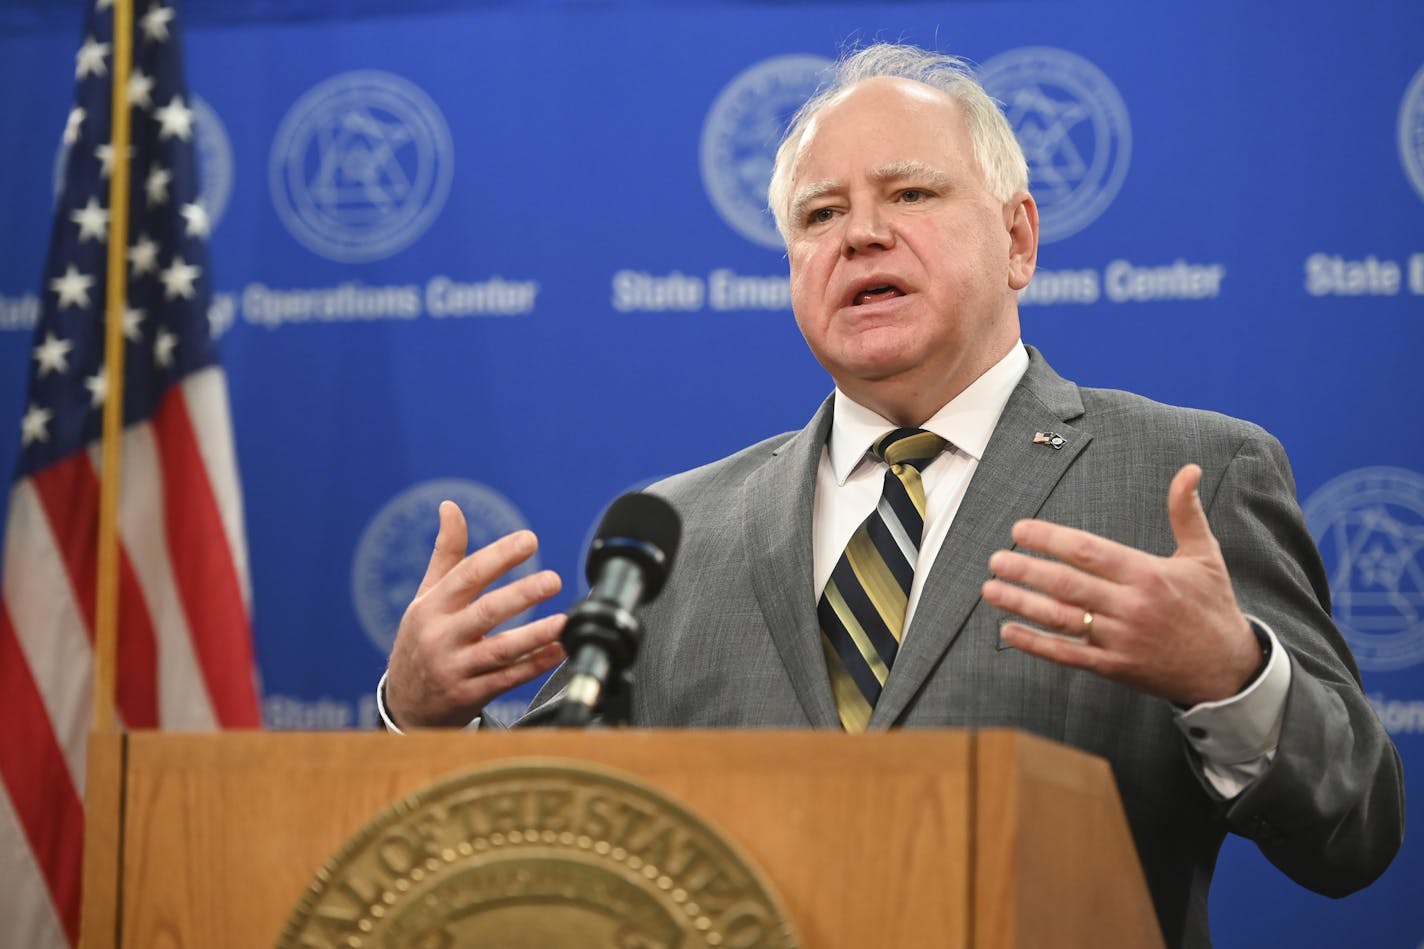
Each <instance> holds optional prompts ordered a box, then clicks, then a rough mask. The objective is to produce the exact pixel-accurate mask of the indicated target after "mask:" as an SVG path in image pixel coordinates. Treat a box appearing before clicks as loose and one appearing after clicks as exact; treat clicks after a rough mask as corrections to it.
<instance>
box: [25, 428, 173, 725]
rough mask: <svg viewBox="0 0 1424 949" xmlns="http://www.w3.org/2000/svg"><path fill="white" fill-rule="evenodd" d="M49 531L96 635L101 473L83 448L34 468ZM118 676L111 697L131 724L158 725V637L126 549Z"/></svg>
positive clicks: (122, 566)
mask: <svg viewBox="0 0 1424 949" xmlns="http://www.w3.org/2000/svg"><path fill="white" fill-rule="evenodd" d="M31 482H32V483H33V484H34V486H35V493H36V494H38V495H39V498H40V505H41V507H42V508H43V509H44V514H45V518H46V519H47V520H48V521H49V524H50V531H51V532H52V533H53V535H54V538H55V542H56V543H58V544H59V548H60V552H61V554H62V555H63V557H64V563H65V568H66V569H67V571H68V573H69V581H70V583H71V584H72V585H73V587H74V595H75V596H76V597H77V598H78V601H79V608H80V611H81V613H82V614H83V616H84V631H85V634H86V635H87V636H88V637H89V641H90V642H91V643H92V642H93V641H94V625H95V620H94V601H95V589H96V586H97V579H96V578H97V575H98V564H97V562H96V554H95V551H97V550H98V546H99V541H98V531H99V527H98V525H99V513H98V512H99V478H98V475H97V473H96V472H95V471H94V465H93V462H92V461H91V460H90V458H89V454H88V453H87V452H78V453H76V454H74V455H71V456H70V457H69V458H66V459H64V460H63V461H60V462H58V463H56V464H53V465H50V466H49V467H48V468H45V469H43V470H42V471H39V472H37V473H36V474H35V476H34V477H33V478H32V479H31ZM117 677H118V681H117V683H116V694H115V699H114V700H115V702H116V704H117V706H118V709H119V715H120V717H122V718H123V720H124V723H125V724H127V725H128V726H129V727H130V728H154V727H156V726H157V725H158V641H157V637H156V636H155V634H154V630H153V621H152V619H151V618H150V617H149V612H148V605H147V603H146V602H145V600H144V596H143V591H142V590H141V589H140V588H139V585H138V580H137V578H136V577H135V575H134V570H133V565H132V564H131V563H129V559H128V555H127V554H126V553H125V552H124V551H123V550H122V548H121V549H120V551H119V643H118V669H117Z"/></svg>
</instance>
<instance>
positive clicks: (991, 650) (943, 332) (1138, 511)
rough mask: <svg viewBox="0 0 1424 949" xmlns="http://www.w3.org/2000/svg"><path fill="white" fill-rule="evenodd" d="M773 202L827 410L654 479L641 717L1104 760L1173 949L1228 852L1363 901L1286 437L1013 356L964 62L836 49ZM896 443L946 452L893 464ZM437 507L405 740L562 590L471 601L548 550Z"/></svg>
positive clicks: (987, 141)
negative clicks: (964, 731)
mask: <svg viewBox="0 0 1424 949" xmlns="http://www.w3.org/2000/svg"><path fill="white" fill-rule="evenodd" d="M770 202H771V207H772V210H773V212H774V213H775V214H776V217H777V221H778V225H779V227H780V228H781V231H782V233H783V235H784V236H785V237H786V241H787V249H788V258H789V261H790V268H791V287H792V302H793V309H794V310H795V314H796V320H797V323H798V325H799V326H800V328H801V331H802V333H803V334H804V335H805V337H806V341H807V343H808V345H809V346H810V348H811V351H812V353H813V354H814V355H815V356H816V358H817V359H818V360H819V361H820V363H821V364H822V365H823V366H824V367H825V368H826V370H827V371H828V372H829V373H830V375H831V377H832V378H833V379H834V380H835V383H836V389H835V392H834V393H833V395H832V396H831V397H830V398H829V399H827V401H826V402H825V404H824V405H823V406H822V407H821V409H820V411H819V412H818V413H817V414H816V416H815V417H814V418H813V419H812V420H811V422H810V424H809V425H807V427H806V428H804V429H802V430H801V431H800V432H797V433H794V434H791V435H789V436H780V437H777V438H773V439H769V440H767V441H765V442H762V443H761V444H758V445H753V446H751V447H750V448H747V449H745V450H743V451H741V452H739V453H737V454H735V455H733V456H731V457H730V458H726V459H723V460H721V461H717V462H714V463H712V464H710V465H707V466H705V467H703V468H699V469H697V470H694V471H691V472H687V473H685V474H682V475H678V476H676V477H673V478H670V479H668V480H667V481H665V482H662V483H661V484H659V485H656V486H655V487H654V488H653V490H654V491H655V492H656V493H658V494H661V495H663V496H665V497H666V498H667V499H668V500H670V501H671V502H672V503H673V505H674V507H676V508H677V509H678V511H679V512H680V513H681V515H682V518H683V523H684V539H683V542H682V547H681V550H680V552H679V555H678V565H677V569H676V570H674V571H673V574H672V576H671V578H670V580H669V581H668V584H667V587H666V588H665V589H664V591H663V592H662V595H661V597H660V599H659V600H658V601H657V602H656V603H654V604H653V605H652V606H650V607H649V608H648V609H647V611H646V614H645V621H646V625H647V627H648V629H649V630H650V631H651V632H650V635H649V636H648V637H647V640H646V641H645V643H644V645H643V651H642V654H641V655H640V657H639V660H638V667H637V682H638V685H637V690H636V692H635V695H634V705H633V720H634V722H635V723H637V724H642V725H655V726H719V727H736V726H780V727H796V726H809V727H823V728H836V727H844V728H848V729H851V730H860V729H863V728H869V729H879V728H890V727H937V726H955V727H961V726H966V727H973V726H988V725H1011V726H1015V727H1020V728H1025V729H1028V730H1030V731H1033V732H1036V733H1038V734H1041V735H1045V736H1047V737H1049V738H1052V739H1055V740H1058V741H1062V742H1065V743H1067V744H1069V745H1073V746H1075V747H1078V748H1082V749H1084V750H1086V751H1089V752H1092V753H1094V754H1098V755H1101V756H1103V757H1104V758H1106V759H1107V760H1108V761H1109V762H1110V763H1111V765H1112V767H1113V771H1114V774H1115V776H1116V779H1117V782H1118V785H1119V788H1120V790H1121V792H1122V797H1123V801H1124V805H1125V807H1126V809H1127V816H1128V820H1129V822H1130V824H1131V826H1132V830H1133V835H1134V838H1135V840H1136V843H1137V847H1138V852H1139V855H1140V857H1141V859H1142V863H1143V867H1144V870H1145V872H1146V875H1147V879H1148V883H1149V886H1150V888H1151V891H1152V895H1153V900H1154V903H1155V906H1156V909H1157V913H1158V917H1159V920H1160V922H1161V925H1162V929H1163V933H1164V935H1165V937H1166V941H1167V943H1168V944H1169V945H1172V946H1204V945H1209V944H1210V936H1209V934H1208V932H1207V913H1206V898H1207V890H1208V886H1209V883H1210V878H1211V872H1212V869H1213V866H1214V864H1215V861H1216V854H1217V851H1218V849H1219V847H1220V845H1221V841H1222V839H1223V837H1224V835H1225V834H1226V833H1227V832H1228V831H1230V832H1235V833H1239V834H1242V835H1244V836H1247V837H1250V838H1251V839H1253V840H1255V841H1256V842H1257V844H1258V845H1259V846H1260V848H1261V850H1262V852H1264V853H1265V855H1266V856H1267V857H1268V858H1269V859H1270V860H1271V861H1272V862H1274V863H1275V864H1276V865H1277V866H1279V867H1281V868H1282V869H1283V870H1284V871H1285V872H1286V873H1288V874H1290V875H1291V876H1292V877H1293V878H1294V879H1296V880H1297V881H1299V882H1300V883H1302V884H1304V885H1306V886H1308V887H1311V888H1312V889H1315V890H1318V891H1320V892H1323V893H1328V894H1332V895H1341V894H1344V893H1348V892H1351V891H1352V890H1354V889H1357V888H1359V887H1362V886H1364V885H1366V884H1368V883H1369V882H1371V881H1372V880H1373V879H1374V878H1375V877H1376V876H1378V874H1379V873H1380V872H1382V871H1383V869H1384V867H1385V866H1386V865H1388V863H1389V861H1390V860H1391V859H1392V858H1393V855H1394V853H1395V852H1396V850H1397V849H1398V846H1399V843H1400V839H1401V836H1402V833H1403V788H1402V778H1401V773H1400V765H1399V759H1398V755H1397V753H1396V751H1395V749H1394V746H1393V745H1392V744H1391V742H1390V740H1389V738H1388V736H1387V735H1386V733H1385V732H1384V730H1383V728H1382V727H1381V725H1380V723H1379V721H1378V719H1377V718H1376V716H1375V715H1374V712H1373V710H1372V709H1371V708H1370V705H1369V703H1368V702H1367V701H1366V699H1365V697H1364V695H1363V694H1362V692H1361V689H1360V683H1359V677H1358V673H1357V671H1356V669H1355V666H1354V663H1353V660H1352V659H1351V657H1350V655H1349V652H1348V650H1347V649H1346V647H1345V646H1344V644H1343V642H1342V640H1341V638H1340V636H1339V634H1338V632H1337V631H1336V630H1335V628H1334V626H1333V625H1332V623H1331V620H1330V615H1329V608H1328V605H1327V604H1328V595H1329V594H1328V589H1327V586H1326V582H1325V577H1324V572H1323V570H1322V567H1321V564H1320V561H1319V557H1318V555H1317V553H1316V551H1315V548H1314V545H1313V543H1312V542H1311V539H1310V536H1309V534H1308V532H1307V531H1306V529H1305V526H1304V524H1303V521H1302V518H1301V515H1300V511H1299V509H1298V508H1297V506H1296V503H1295V500H1294V495H1295V488H1294V483H1293V481H1292V479H1291V475H1290V470H1289V466H1288V463H1287V461H1286V459H1285V456H1284V453H1283V452H1282V450H1281V447H1280V445H1279V444H1278V443H1277V442H1276V440H1275V439H1273V438H1272V437H1271V436H1269V435H1268V434H1266V433H1265V432H1264V431H1262V430H1261V429H1259V428H1258V427H1256V426H1253V425H1250V424H1248V423H1245V422H1240V421H1236V420H1234V419H1229V418H1226V417H1223V416H1219V415H1214V414H1210V413H1205V412H1198V411H1191V410H1186V409H1179V408H1173V407H1169V406H1163V405H1159V404H1156V403H1152V402H1150V401H1148V400H1146V399H1143V398H1140V397H1138V396H1134V395H1130V394H1127V393H1122V392H1112V391H1105V390H1094V389H1082V388H1079V387H1078V386H1076V385H1074V384H1073V383H1071V382H1068V381H1065V380H1064V379H1062V378H1060V377H1059V376H1058V375H1057V374H1055V373H1054V372H1053V370H1052V369H1051V368H1049V366H1048V364H1047V363H1046V362H1045V361H1044V360H1043V358H1042V357H1041V356H1040V355H1039V354H1038V353H1037V352H1036V351H1034V350H1032V349H1030V348H1028V347H1025V346H1024V345H1023V344H1022V343H1021V342H1020V339H1019V321H1018V301H1017V294H1018V291H1020V290H1022V289H1023V288H1024V287H1025V286H1026V285H1027V284H1028V282H1029V280H1030V278H1031V277H1032V275H1033V271H1034V266H1035V262H1036V257H1037V245H1038V212H1037V208H1036V206H1035V204H1034V200H1033V198H1032V196H1031V195H1030V194H1029V192H1028V190H1027V168H1026V165H1025V162H1024V158H1023V154H1022V152H1021V151H1020V149H1019V147H1018V145H1017V143H1016V142H1015V141H1014V137H1013V134H1012V130H1011V129H1010V128H1009V126H1008V124H1007V122H1006V121H1005V120H1004V118H1003V116H1002V115H1001V113H1000V112H999V111H998V109H997V108H996V107H995V105H994V104H993V102H992V101H991V100H990V99H988V97H987V96H985V94H984V93H983V91H982V89H980V87H979V86H978V85H977V83H975V82H974V80H973V79H972V78H971V77H970V75H969V74H968V72H967V71H966V70H965V69H964V68H963V67H962V65H961V64H960V63H959V62H957V61H955V60H952V59H949V58H947V57H942V56H938V55H935V54H930V53H926V52H923V51H921V50H916V49H911V48H905V47H889V46H876V47H871V48H869V49H866V50H863V51H861V52H860V53H858V54H856V55H855V56H852V57H850V58H849V59H848V60H846V61H845V62H843V63H842V64H841V67H840V72H839V74H838V76H837V79H836V81H835V83H834V84H833V85H832V86H831V88H829V89H828V90H827V91H825V92H824V93H822V94H819V95H818V96H817V97H816V98H815V99H813V100H812V101H811V102H809V103H808V104H807V106H806V107H805V108H803V110H802V111H801V112H800V113H799V114H798V116H797V118H796V119H795V120H793V124H792V129H791V131H790V133H789V134H788V137H787V139H786V141H785V143H784V144H783V145H782V148H781V150H780V151H779V153H778V156H777V164H776V171H775V175H774V177H773V180H772V187H771V194H770ZM887 433H890V434H889V435H887ZM926 433H930V434H926ZM902 436H905V437H909V438H910V439H911V440H912V441H916V442H917V443H923V444H929V445H930V446H931V447H930V448H928V449H925V450H921V451H919V453H918V455H916V456H914V457H909V456H907V457H905V458H899V459H897V457H896V456H895V455H893V454H892V451H893V449H889V448H884V447H883V446H884V445H885V444H887V443H888V441H894V440H895V439H897V438H900V437H902ZM882 456H883V457H884V459H886V460H882ZM887 471H889V474H887V473H886V472H887ZM440 517H441V531H440V537H439V539H438V540H437V543H436V550H435V553H434V554H433V555H432V557H431V562H430V566H429V569H428V571H427V575H426V578H425V581H424V583H423V584H422V585H421V588H420V592H419V593H418V594H417V597H416V599H415V601H414V602H413V603H412V605H411V607H410V609H409V610H408V611H407V613H406V616H405V618H404V619H403V621H402V624H401V628H400V631H399V633H398V636H397V640H396V644H395V648H394V649H393V651H392V655H391V661H390V667H389V670H388V672H387V676H386V679H385V680H384V682H383V689H382V692H383V695H382V698H383V708H384V710H385V714H386V716H387V719H388V722H389V723H390V724H392V725H393V726H407V727H409V726H434V725H446V726H450V725H463V724H466V723H468V722H469V721H471V720H472V719H474V718H476V717H477V716H478V715H479V714H480V712H481V710H482V709H483V708H484V706H485V704H486V703H487V702H488V701H489V700H490V699H492V698H494V697H495V696H497V695H499V694H500V693H502V692H503V691H505V690H507V689H509V688H511V687H512V686H514V685H516V684H518V683H521V682H524V681H527V680H528V679H530V678H532V677H533V676H536V675H538V674H540V673H541V672H543V671H545V670H547V669H548V668H551V667H552V666H553V665H555V664H557V662H558V661H559V659H560V658H561V654H560V652H559V647H558V644H557V637H558V635H559V632H560V629H561V626H562V618H561V617H550V618H546V619H543V620H539V621H537V622H535V623H532V624H529V625H528V626H525V627H522V628H520V629H517V630H513V631H509V632H505V633H502V634H500V635H497V636H486V635H485V634H486V633H487V632H488V631H489V630H491V629H493V628H494V627H495V626H497V625H498V624H499V623H500V622H502V621H503V620H504V619H506V618H508V617H510V616H513V615H515V614H517V613H519V612H520V611H522V610H524V609H526V608H527V607H529V606H531V605H532V604H534V603H537V602H540V601H542V600H544V599H547V598H548V597H550V596H552V595H553V594H554V593H556V592H557V590H558V587H559V581H558V578H557V577H556V576H555V575H553V574H552V573H549V572H547V571H546V572H543V573H538V574H534V575H532V576H529V577H526V578H524V579H522V580H519V581H516V582H514V583H511V584H508V585H506V586H503V587H500V588H498V589H494V590H490V591H489V592H485V590H486V588H487V587H488V586H489V584H490V582H491V581H492V580H494V579H495V578H497V577H499V576H500V575H502V574H503V573H505V572H506V571H507V570H509V569H510V568H511V567H512V566H514V565H515V564H517V563H519V562H522V561H523V560H524V559H526V558H527V557H528V556H529V555H530V554H531V553H532V552H533V550H534V546H535V540H534V538H533V535H531V534H528V533H527V532H526V533H522V534H517V535H512V536H510V537H506V538H503V539H501V540H500V541H497V542H496V543H494V544H492V545H490V546H489V547H487V548H484V549H483V550H480V551H477V552H476V553H474V554H471V555H469V556H468V557H467V556H465V543H466V531H465V525H464V521H463V518H462V517H461V515H460V513H459V511H458V510H457V509H456V508H455V507H454V505H452V504H449V503H446V504H444V505H442V507H441V512H440ZM857 545H860V546H857ZM901 561H902V562H901ZM472 599H473V602H472ZM559 685H560V678H559V676H557V675H556V676H555V677H554V679H553V680H551V684H550V685H549V686H548V687H546V689H545V692H544V693H541V696H540V698H539V699H537V700H536V704H537V703H540V702H543V701H544V700H545V695H551V694H555V693H557V690H558V688H559Z"/></svg>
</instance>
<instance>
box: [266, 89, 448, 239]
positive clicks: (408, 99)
mask: <svg viewBox="0 0 1424 949" xmlns="http://www.w3.org/2000/svg"><path fill="white" fill-rule="evenodd" d="M454 167H455V150H454V147H453V145H452V144H451V142H450V129H449V127H448V126H447V125H446V124H445V117H444V115H442V114H441V112H440V110H439V109H438V108H437V107H436V105H435V103H434V102H433V101H431V99H430V97H429V96H427V95H426V94H425V93H424V92H422V91H421V90H420V88H419V87H417V86H416V85H414V84H413V83H410V82H408V81H406V80H405V79H402V78H401V77H399V76H394V75H391V74H390V73H384V72H373V71H358V72H348V73H342V74H340V75H338V76H333V77H332V78H330V79H328V80H326V81H325V82H323V83H321V84H319V85H317V86H315V87H314V88H313V89H311V91H309V92H307V93H306V95H304V96H302V97H301V98H300V99H298V100H297V102H296V104H295V105H293V106H292V108H291V110H290V111H289V112H288V113H287V115H286V117H285V118H283V119H282V124H281V125H280V126H279V127H278V129H277V134H276V137H275V138H274V139H273V141H272V155H271V160H270V162H269V164H268V169H267V171H268V175H267V178H268V184H269V185H270V187H271V189H272V203H273V205H274V206H275V207H276V209H277V215H278V217H280V218H281V219H282V223H283V224H284V225H286V228H287V230H288V231H290V232H291V234H292V236H293V237H295V238H296V239H297V240H298V241H300V242H301V243H302V244H304V245H306V246H307V247H308V248H310V249H311V250H313V251H315V252H316V253H318V254H320V255H321V256H323V257H326V258H329V259H331V260H337V261H342V262H360V261H370V260H379V259H380V258H382V257H389V256H390V255H391V254H394V253H395V252H396V251H398V250H400V249H402V248H403V247H406V246H407V245H409V244H410V243H411V242H412V241H414V240H415V239H416V238H417V237H419V236H420V235H421V234H423V233H425V229H426V228H428V227H429V226H430V225H431V223H432V222H434V220H435V218H436V217H437V216H438V215H439V213H440V209H441V208H442V207H443V206H444V204H445V198H446V196H447V195H448V194H449V193H450V179H451V176H452V174H453V172H454Z"/></svg>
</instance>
